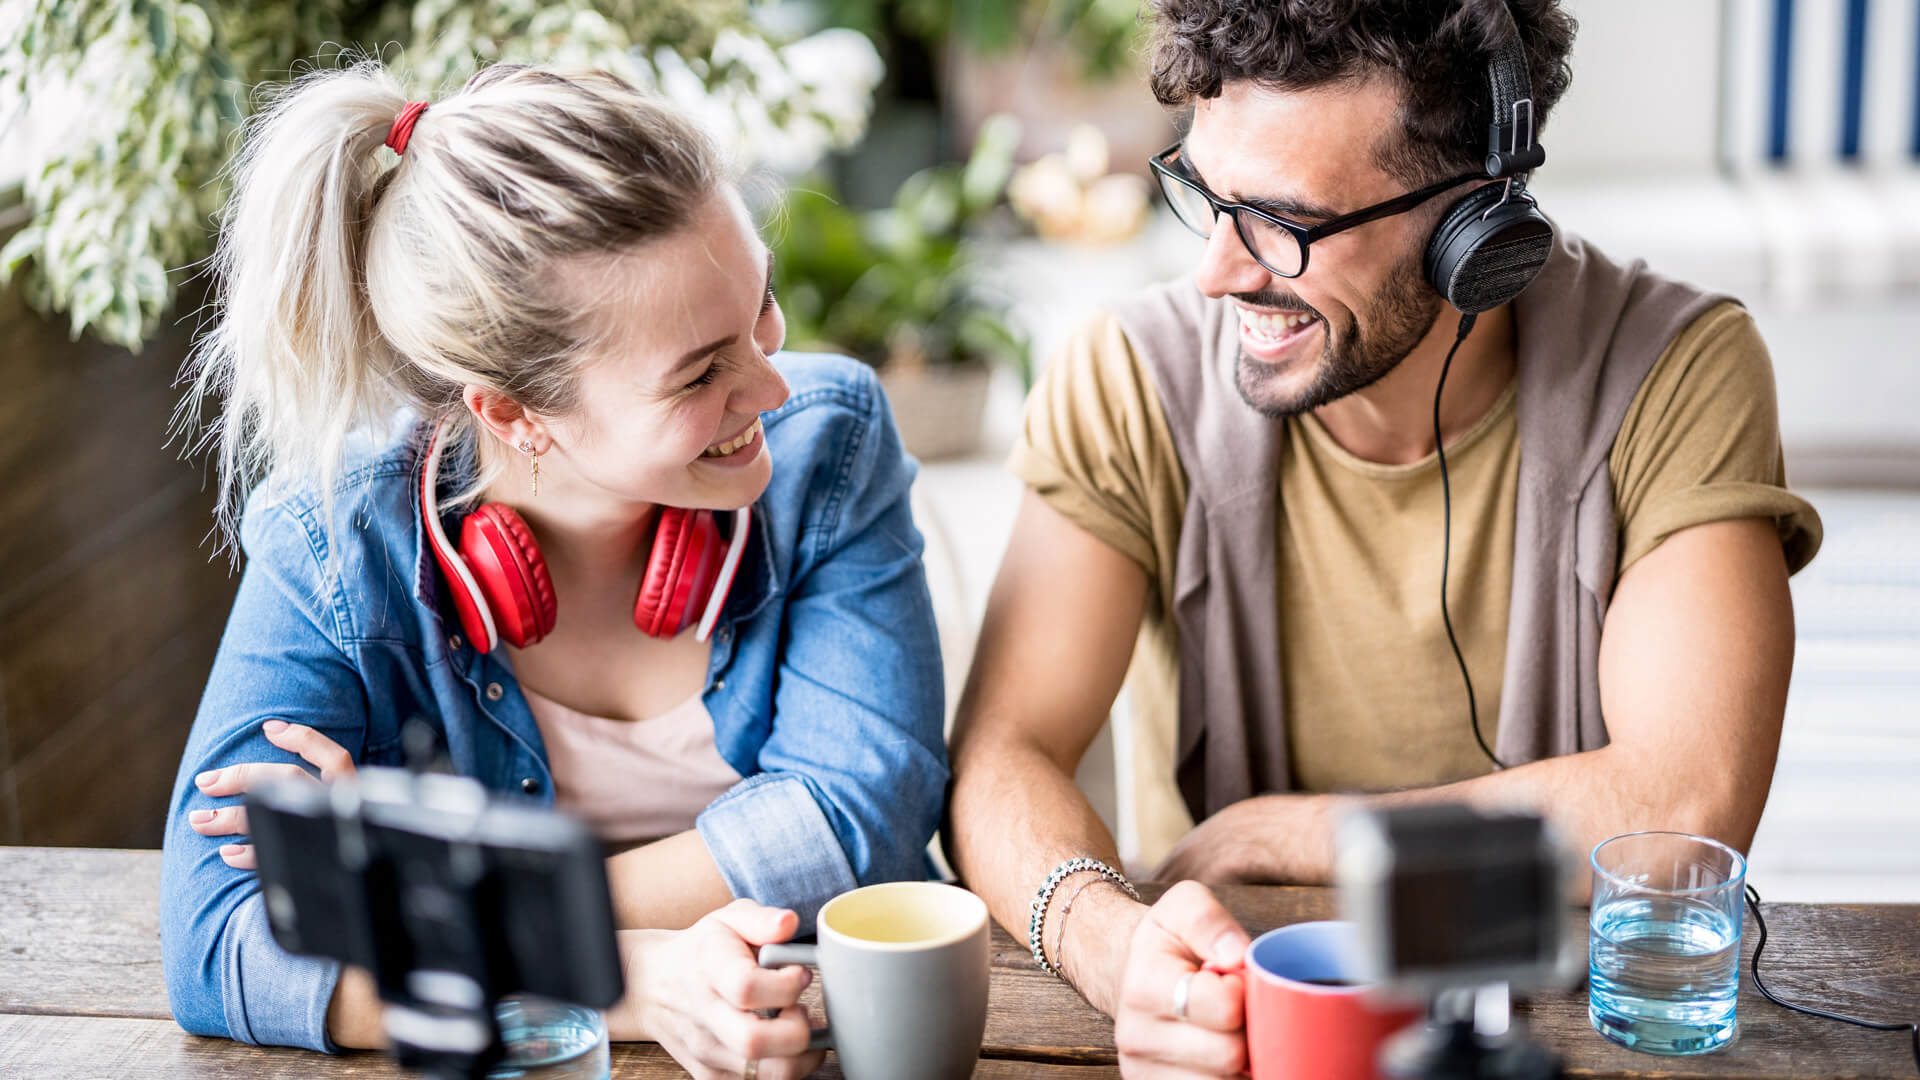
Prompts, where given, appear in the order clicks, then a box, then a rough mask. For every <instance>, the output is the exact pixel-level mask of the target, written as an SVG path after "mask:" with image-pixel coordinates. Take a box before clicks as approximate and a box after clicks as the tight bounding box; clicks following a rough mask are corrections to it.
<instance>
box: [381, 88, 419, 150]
mask: <svg viewBox="0 0 1920 1080" xmlns="http://www.w3.org/2000/svg"><path fill="white" fill-rule="evenodd" d="M426 111H427V103H426V102H424V101H411V102H408V103H407V107H406V108H404V109H401V110H400V115H399V116H396V117H394V118H393V128H392V130H390V131H388V132H387V146H388V147H390V148H391V149H392V150H393V152H394V153H396V154H404V153H406V152H407V140H408V139H411V138H413V124H414V121H416V120H418V119H420V114H421V113H423V112H426Z"/></svg>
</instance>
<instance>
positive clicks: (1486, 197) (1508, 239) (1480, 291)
mask: <svg viewBox="0 0 1920 1080" xmlns="http://www.w3.org/2000/svg"><path fill="white" fill-rule="evenodd" d="M1505 190H1506V185H1504V184H1487V185H1485V186H1483V187H1479V188H1476V189H1474V191H1473V192H1472V193H1471V194H1469V195H1468V196H1467V197H1466V198H1464V199H1461V200H1460V201H1459V202H1458V203H1455V204H1454V206H1453V208H1452V209H1450V210H1448V211H1447V213H1446V216H1444V217H1442V218H1441V219H1440V224H1439V226H1438V227H1437V228H1435V229H1434V230H1433V238H1432V239H1431V240H1429V241H1428V242H1427V254H1426V272H1427V283H1428V284H1430V285H1432V286H1433V289H1434V291H1435V292H1437V293H1439V294H1440V295H1441V296H1443V297H1446V300H1447V303H1449V304H1452V305H1453V306H1454V307H1455V308H1456V309H1458V310H1460V311H1461V312H1464V313H1468V314H1475V313H1478V312H1482V311H1491V310H1492V309H1494V308H1497V307H1499V306H1500V305H1501V304H1504V303H1506V302H1507V301H1509V300H1512V299H1513V298H1514V297H1516V296H1519V295H1520V293H1521V292H1522V291H1523V290H1524V289H1526V287H1527V286H1528V285H1529V284H1530V283H1531V282H1532V281H1533V279H1534V277H1535V276H1536V275H1538V274H1539V273H1540V268H1541V267H1543V266H1545V265H1546V264H1547V256H1548V255H1550V254H1552V252H1553V225H1552V223H1551V222H1549V221H1548V220H1547V219H1546V216H1545V215H1544V214H1542V213H1540V211H1539V209H1537V208H1536V207H1535V206H1534V205H1533V203H1531V202H1529V201H1528V200H1526V199H1522V198H1516V199H1509V200H1507V201H1506V202H1504V203H1503V202H1501V196H1502V194H1503V193H1504V192H1505Z"/></svg>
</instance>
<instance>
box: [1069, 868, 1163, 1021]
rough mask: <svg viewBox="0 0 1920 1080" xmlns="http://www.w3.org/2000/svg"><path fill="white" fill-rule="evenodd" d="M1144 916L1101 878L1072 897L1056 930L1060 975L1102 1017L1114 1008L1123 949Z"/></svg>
mask: <svg viewBox="0 0 1920 1080" xmlns="http://www.w3.org/2000/svg"><path fill="white" fill-rule="evenodd" d="M1146 917H1147V905H1145V904H1143V903H1140V902H1139V901H1137V900H1135V899H1133V898H1132V897H1130V896H1128V895H1127V894H1126V893H1125V892H1122V891H1121V890H1120V888H1119V887H1118V886H1117V885H1114V884H1112V883H1111V882H1107V881H1105V880H1104V879H1103V880H1101V881H1099V882H1096V883H1095V884H1093V885H1090V886H1088V888H1087V891H1086V893H1085V895H1082V896H1079V897H1077V898H1076V899H1075V901H1074V905H1073V913H1072V917H1071V918H1070V919H1068V920H1067V921H1066V923H1064V924H1063V925H1062V926H1061V927H1060V946H1059V948H1060V954H1059V959H1060V961H1061V963H1062V965H1063V966H1062V968H1061V974H1062V975H1064V976H1065V978H1066V980H1067V981H1068V982H1069V983H1071V984H1072V985H1073V987H1074V989H1076V990H1078V991H1080V995H1081V996H1082V997H1084V998H1086V999H1087V1002H1088V1003H1089V1004H1091V1005H1092V1006H1093V1007H1094V1008H1096V1009H1099V1010H1100V1011H1101V1012H1103V1013H1106V1014H1107V1015H1108V1016H1112V1015H1113V1013H1114V1010H1115V1009H1116V1008H1118V1007H1119V1003H1120V981H1121V979H1122V977H1123V976H1125V974H1126V970H1127V950H1128V949H1129V948H1130V947H1131V945H1132V942H1133V932H1134V930H1135V929H1137V928H1138V927H1139V925H1140V920H1142V919H1144V918H1146Z"/></svg>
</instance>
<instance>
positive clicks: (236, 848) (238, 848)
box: [220, 844, 247, 855]
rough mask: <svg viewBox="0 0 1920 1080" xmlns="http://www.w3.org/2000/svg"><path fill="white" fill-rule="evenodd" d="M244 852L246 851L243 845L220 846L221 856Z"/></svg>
mask: <svg viewBox="0 0 1920 1080" xmlns="http://www.w3.org/2000/svg"><path fill="white" fill-rule="evenodd" d="M245 850H247V849H246V846H245V845H244V844H221V845H220V854H222V855H238V854H240V853H241V852H243V851H245Z"/></svg>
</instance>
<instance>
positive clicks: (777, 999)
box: [607, 900, 826, 1080]
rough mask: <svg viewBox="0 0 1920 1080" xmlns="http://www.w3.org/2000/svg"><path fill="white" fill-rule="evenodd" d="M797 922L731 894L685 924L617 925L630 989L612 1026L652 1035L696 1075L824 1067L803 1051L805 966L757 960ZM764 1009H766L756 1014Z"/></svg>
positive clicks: (625, 1036)
mask: <svg viewBox="0 0 1920 1080" xmlns="http://www.w3.org/2000/svg"><path fill="white" fill-rule="evenodd" d="M799 925H800V920H799V917H798V916H796V915H795V914H794V913H793V912H791V911H783V910H778V909H775V908H768V907H762V906H760V905H759V904H756V903H754V902H753V901H751V900H735V901H734V902H733V903H731V904H728V905H727V906H726V907H723V908H721V909H720V910H718V911H716V912H713V913H712V914H710V915H708V916H707V917H705V918H703V919H701V920H700V921H699V922H697V923H694V924H693V925H692V926H690V927H688V928H687V929H685V930H622V931H620V935H619V938H620V952H621V956H622V960H623V962H624V964H625V967H626V975H627V996H626V997H625V998H623V999H622V1000H621V1001H620V1003H619V1004H618V1005H616V1006H614V1007H613V1009H611V1010H610V1011H609V1012H608V1013H607V1030H608V1034H609V1036H610V1037H611V1038H612V1039H614V1040H616V1041H621V1040H629V1041H630V1040H634V1039H651V1040H653V1041H654V1042H657V1043H659V1044H660V1045H661V1046H662V1047H664V1048H665V1049H666V1051H667V1053H669V1054H672V1055H673V1058H674V1060H675V1061H678V1062H679V1063H680V1064H681V1066H683V1067H684V1068H685V1069H686V1070H687V1071H688V1072H689V1073H692V1074H693V1077H694V1080H733V1078H736V1077H740V1076H743V1075H745V1074H746V1073H747V1072H748V1063H749V1062H753V1063H754V1065H753V1069H752V1072H753V1075H754V1076H756V1077H757V1078H758V1080H800V1078H801V1077H803V1076H806V1075H807V1074H808V1073H810V1072H812V1071H813V1070H815V1069H817V1068H819V1067H820V1061H821V1059H822V1058H824V1057H825V1056H826V1052H825V1051H823V1050H815V1051H809V1050H808V1049H807V1040H808V1039H809V1038H810V1037H811V1034H812V1033H811V1031H810V1030H809V1026H810V1025H809V1023H808V1021H807V1010H806V1009H805V1008H803V1007H802V1006H801V1005H800V992H801V991H803V990H805V989H806V988H807V986H808V984H810V983H812V982H813V972H812V971H810V970H808V969H807V968H803V967H789V968H780V969H777V970H768V969H766V968H763V967H761V966H760V961H759V951H760V946H762V945H771V944H774V943H776V942H782V941H785V940H787V939H788V938H790V937H792V936H793V932H794V930H795V929H797V928H798V927H799ZM762 1010H765V1011H766V1012H767V1013H768V1014H769V1015H771V1017H772V1018H771V1019H768V1018H767V1017H766V1016H763V1015H760V1013H761V1011H762Z"/></svg>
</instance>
